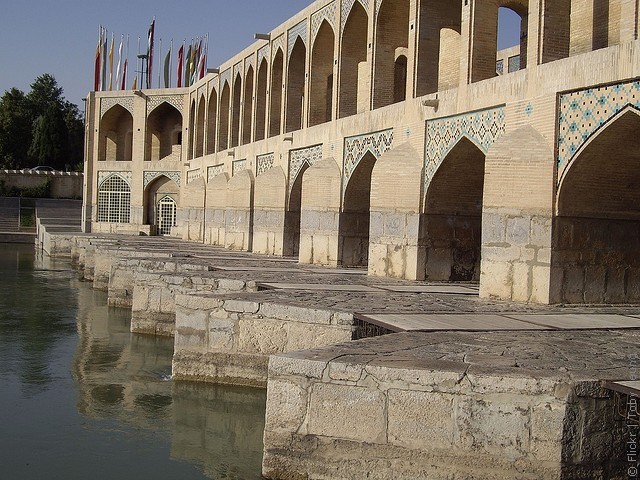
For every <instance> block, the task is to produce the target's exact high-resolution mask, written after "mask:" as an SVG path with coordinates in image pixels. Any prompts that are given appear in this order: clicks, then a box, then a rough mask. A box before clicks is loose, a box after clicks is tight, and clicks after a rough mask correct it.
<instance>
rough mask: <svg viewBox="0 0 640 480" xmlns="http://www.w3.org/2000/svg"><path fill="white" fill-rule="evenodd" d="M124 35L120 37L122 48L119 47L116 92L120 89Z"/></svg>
mask: <svg viewBox="0 0 640 480" xmlns="http://www.w3.org/2000/svg"><path fill="white" fill-rule="evenodd" d="M123 41H124V35H121V36H120V46H119V47H118V66H117V67H116V90H118V89H119V88H120V67H121V66H122V42H123Z"/></svg>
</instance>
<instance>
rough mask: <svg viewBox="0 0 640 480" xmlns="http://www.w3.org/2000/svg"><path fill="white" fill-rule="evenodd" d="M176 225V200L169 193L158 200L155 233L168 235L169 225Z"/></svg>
mask: <svg viewBox="0 0 640 480" xmlns="http://www.w3.org/2000/svg"><path fill="white" fill-rule="evenodd" d="M175 226H176V201H175V200H174V199H173V198H171V197H170V196H169V195H165V196H164V197H162V198H161V199H160V200H158V205H157V208H156V233H157V234H158V235H169V234H170V233H171V227H175Z"/></svg>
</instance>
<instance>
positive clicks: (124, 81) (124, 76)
mask: <svg viewBox="0 0 640 480" xmlns="http://www.w3.org/2000/svg"><path fill="white" fill-rule="evenodd" d="M127 63H129V59H128V58H125V59H124V67H123V68H122V84H121V85H120V90H125V89H126V88H127Z"/></svg>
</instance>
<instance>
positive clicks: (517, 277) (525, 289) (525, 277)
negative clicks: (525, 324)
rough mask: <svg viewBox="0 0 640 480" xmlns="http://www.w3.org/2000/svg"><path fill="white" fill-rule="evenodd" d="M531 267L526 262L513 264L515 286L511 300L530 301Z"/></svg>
mask: <svg viewBox="0 0 640 480" xmlns="http://www.w3.org/2000/svg"><path fill="white" fill-rule="evenodd" d="M530 276H531V267H530V266H529V265H527V264H526V263H521V262H517V263H514V264H513V288H512V293H511V300H514V301H516V302H528V301H529V297H530V285H529V281H530Z"/></svg>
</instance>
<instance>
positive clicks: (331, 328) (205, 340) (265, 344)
mask: <svg viewBox="0 0 640 480" xmlns="http://www.w3.org/2000/svg"><path fill="white" fill-rule="evenodd" d="M272 302H274V303H272ZM275 302H277V300H275V299H273V298H272V297H271V296H265V294H260V293H253V294H248V295H244V296H243V295H239V294H234V295H233V296H231V295H214V294H192V295H177V296H176V330H175V343H174V354H173V376H174V378H175V379H178V380H197V381H205V382H212V383H222V384H236V385H248V386H257V387H264V386H265V385H266V384H267V364H268V360H269V355H273V354H275V353H281V352H290V351H295V350H302V349H307V348H315V347H319V346H324V345H333V344H335V343H340V342H345V341H349V340H351V339H352V337H353V332H354V330H355V327H354V320H353V316H352V315H351V314H345V313H339V312H335V311H331V310H320V309H314V308H308V307H301V306H294V305H287V304H284V303H280V302H278V303H275Z"/></svg>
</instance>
